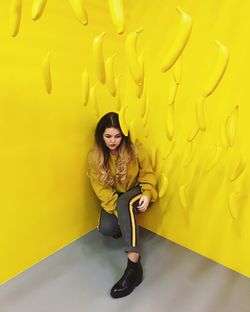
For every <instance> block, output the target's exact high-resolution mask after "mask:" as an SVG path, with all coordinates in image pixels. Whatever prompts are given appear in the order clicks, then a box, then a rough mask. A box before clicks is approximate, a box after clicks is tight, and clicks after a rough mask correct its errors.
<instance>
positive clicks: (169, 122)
mask: <svg viewBox="0 0 250 312" xmlns="http://www.w3.org/2000/svg"><path fill="white" fill-rule="evenodd" d="M165 124H166V133H167V137H168V139H169V140H170V141H172V139H173V136H174V106H173V105H167V118H166V123H165Z"/></svg>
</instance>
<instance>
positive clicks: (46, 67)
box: [42, 52, 52, 94]
mask: <svg viewBox="0 0 250 312" xmlns="http://www.w3.org/2000/svg"><path fill="white" fill-rule="evenodd" d="M42 68H43V81H44V84H45V88H46V91H47V93H48V94H50V93H51V91H52V81H51V69H50V52H48V53H47V55H46V56H45V58H44V60H43V63H42Z"/></svg>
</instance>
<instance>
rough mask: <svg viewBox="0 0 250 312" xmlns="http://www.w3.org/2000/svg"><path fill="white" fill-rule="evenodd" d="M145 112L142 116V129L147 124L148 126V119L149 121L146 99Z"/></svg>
mask: <svg viewBox="0 0 250 312" xmlns="http://www.w3.org/2000/svg"><path fill="white" fill-rule="evenodd" d="M145 106H146V111H145V114H144V116H143V119H142V122H143V127H144V128H146V126H147V124H148V119H149V106H148V98H146V105H145Z"/></svg>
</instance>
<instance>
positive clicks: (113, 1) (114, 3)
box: [109, 0, 125, 35]
mask: <svg viewBox="0 0 250 312" xmlns="http://www.w3.org/2000/svg"><path fill="white" fill-rule="evenodd" d="M109 10H110V14H111V18H112V21H113V24H114V25H115V27H116V30H117V33H118V34H119V35H120V34H123V32H124V28H125V18H124V5H123V0H109Z"/></svg>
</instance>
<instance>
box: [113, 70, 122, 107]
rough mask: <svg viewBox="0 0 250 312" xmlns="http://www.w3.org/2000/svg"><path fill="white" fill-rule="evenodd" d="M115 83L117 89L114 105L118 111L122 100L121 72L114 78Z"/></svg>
mask: <svg viewBox="0 0 250 312" xmlns="http://www.w3.org/2000/svg"><path fill="white" fill-rule="evenodd" d="M115 85H116V90H117V92H116V93H117V95H116V98H115V107H116V110H117V112H119V111H120V109H121V107H122V102H121V74H119V75H118V76H117V77H116V78H115Z"/></svg>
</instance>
